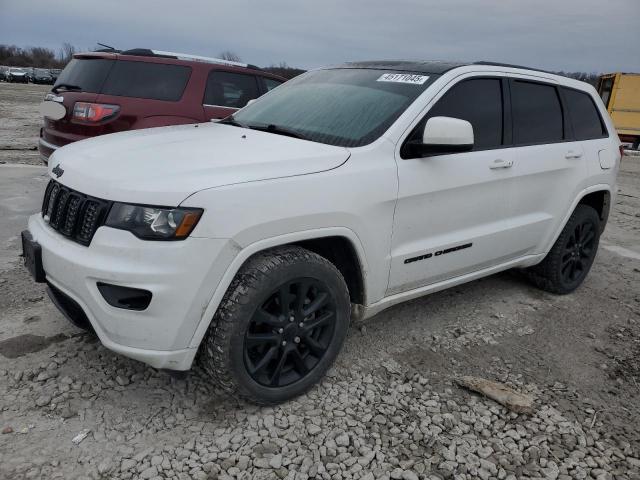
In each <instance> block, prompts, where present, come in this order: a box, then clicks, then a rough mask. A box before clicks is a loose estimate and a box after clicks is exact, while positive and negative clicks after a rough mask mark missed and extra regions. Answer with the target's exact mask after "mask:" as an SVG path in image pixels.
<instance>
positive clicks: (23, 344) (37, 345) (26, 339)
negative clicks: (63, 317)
mask: <svg viewBox="0 0 640 480" xmlns="http://www.w3.org/2000/svg"><path fill="white" fill-rule="evenodd" d="M68 338H69V337H68V336H67V335H65V334H64V333H60V334H58V335H54V336H52V337H43V336H41V335H30V334H26V335H18V336H17V337H12V338H7V339H6V340H2V341H0V355H2V356H3V357H5V358H11V359H14V358H20V357H22V356H24V355H27V354H29V353H34V352H39V351H41V350H44V349H45V348H47V347H48V346H49V345H51V344H53V343H58V342H62V341H64V340H67V339H68Z"/></svg>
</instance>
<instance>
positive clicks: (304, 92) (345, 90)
mask: <svg viewBox="0 0 640 480" xmlns="http://www.w3.org/2000/svg"><path fill="white" fill-rule="evenodd" d="M436 77H437V75H432V74H429V75H426V74H414V73H411V72H393V71H390V70H378V69H358V68H336V69H326V70H315V71H312V72H308V73H306V74H304V75H301V76H299V77H296V78H294V79H293V80H289V81H288V82H287V83H284V84H283V85H282V86H280V87H278V88H277V89H275V90H273V91H271V92H269V93H268V94H267V95H265V96H264V97H261V98H260V99H258V100H256V102H255V103H252V104H250V105H248V106H247V107H245V108H243V109H242V110H240V111H239V112H237V113H235V114H234V115H233V116H231V117H228V119H227V120H226V123H230V124H232V125H237V126H242V127H247V128H255V129H259V130H264V131H268V132H271V133H277V134H282V135H289V136H295V137H299V138H304V139H306V140H310V141H313V142H319V143H325V144H328V145H337V146H342V147H360V146H363V145H367V144H368V143H371V142H373V141H374V140H376V139H377V138H379V137H380V136H381V135H382V134H383V133H384V132H385V131H386V130H387V129H388V128H389V127H390V126H391V125H392V124H393V122H395V121H396V119H397V118H398V117H399V116H400V114H402V112H404V111H405V110H406V109H407V107H408V106H409V105H411V103H412V102H413V101H414V100H415V99H416V98H417V97H418V96H419V95H420V94H421V93H422V92H424V90H425V89H426V88H427V86H428V85H430V84H431V83H432V82H433V81H434V80H435V78H436ZM224 122H225V121H224V120H223V123H224Z"/></svg>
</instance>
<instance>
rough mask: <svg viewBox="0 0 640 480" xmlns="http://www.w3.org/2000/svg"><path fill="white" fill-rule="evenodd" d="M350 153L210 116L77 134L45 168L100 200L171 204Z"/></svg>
mask: <svg viewBox="0 0 640 480" xmlns="http://www.w3.org/2000/svg"><path fill="white" fill-rule="evenodd" d="M349 154H350V153H349V150H347V149H346V148H343V147H335V146H330V145H324V144H321V143H315V142H310V141H306V140H301V139H297V138H292V137H285V136H282V135H276V134H273V133H267V132H261V131H257V130H249V129H245V128H238V127H234V126H230V125H224V124H219V123H213V122H211V123H203V124H197V125H180V126H172V127H160V128H150V129H146V130H134V131H129V132H123V133H116V134H111V135H104V136H101V137H94V138H91V139H87V140H83V141H80V142H75V143H72V144H69V145H67V146H65V147H62V148H60V149H58V150H57V151H56V152H55V153H54V154H53V155H52V156H51V157H50V158H49V175H51V177H52V178H55V179H58V181H59V182H61V183H62V184H63V185H66V186H68V187H69V188H71V189H74V190H77V191H79V192H82V193H85V194H87V195H91V196H94V197H98V198H102V199H106V200H115V201H122V202H131V203H146V204H156V205H166V206H176V205H179V204H180V203H181V202H182V201H183V200H184V199H185V198H187V197H188V196H189V195H191V194H193V193H195V192H197V191H199V190H204V189H207V188H214V187H220V186H223V185H232V184H237V183H246V182H254V181H258V180H268V179H275V178H281V177H290V176H295V175H306V174H310V173H316V172H322V171H325V170H330V169H333V168H336V167H339V166H340V165H342V164H343V163H344V162H346V161H347V159H348V158H349ZM61 172H62V173H61Z"/></svg>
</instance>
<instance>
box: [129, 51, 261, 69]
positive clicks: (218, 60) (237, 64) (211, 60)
mask: <svg viewBox="0 0 640 480" xmlns="http://www.w3.org/2000/svg"><path fill="white" fill-rule="evenodd" d="M151 51H152V52H153V53H154V54H155V55H158V56H163V57H174V58H177V59H178V60H191V61H194V62H205V63H217V64H220V65H230V66H233V67H244V68H247V67H253V66H252V65H249V64H247V63H242V62H233V61H231V60H224V59H222V58H213V57H203V56H200V55H191V54H188V53H175V52H165V51H163V50H151ZM123 53H124V52H123Z"/></svg>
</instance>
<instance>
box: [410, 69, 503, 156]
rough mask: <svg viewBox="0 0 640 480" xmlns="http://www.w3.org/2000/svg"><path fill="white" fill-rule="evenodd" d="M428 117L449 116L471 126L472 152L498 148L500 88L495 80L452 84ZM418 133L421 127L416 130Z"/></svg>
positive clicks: (499, 136)
mask: <svg viewBox="0 0 640 480" xmlns="http://www.w3.org/2000/svg"><path fill="white" fill-rule="evenodd" d="M431 117H453V118H459V119H462V120H466V121H468V122H469V123H471V125H472V126H473V137H474V145H473V149H474V150H483V149H487V148H496V147H500V146H501V145H502V144H503V140H502V137H503V135H502V117H503V115H502V87H501V84H500V80H499V79H497V78H475V79H471V80H464V81H462V82H460V83H458V84H457V85H454V86H453V87H452V88H451V90H449V91H448V92H447V93H445V94H444V96H443V97H442V98H441V99H440V100H438V102H437V103H436V104H435V105H434V106H433V108H432V109H431V110H429V113H428V114H427V117H426V118H425V119H424V120H423V123H422V124H421V125H424V124H425V123H426V121H427V120H428V119H429V118H431ZM419 130H420V132H422V128H420V129H419Z"/></svg>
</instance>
